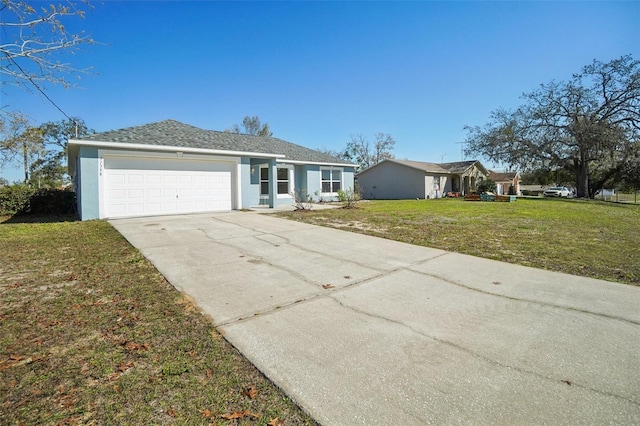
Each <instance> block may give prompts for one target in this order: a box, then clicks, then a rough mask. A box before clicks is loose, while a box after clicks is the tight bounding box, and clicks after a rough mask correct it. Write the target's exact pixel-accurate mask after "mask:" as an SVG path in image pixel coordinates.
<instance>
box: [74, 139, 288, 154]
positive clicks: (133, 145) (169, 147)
mask: <svg viewBox="0 0 640 426" xmlns="http://www.w3.org/2000/svg"><path fill="white" fill-rule="evenodd" d="M68 145H69V146H92V147H96V148H119V149H123V148H124V149H137V150H142V151H162V152H188V153H192V154H214V155H234V156H250V157H260V158H285V157H286V156H285V155H283V154H269V153H265V152H247V151H228V150H224V149H209V148H192V147H184V146H173V145H150V144H142V143H128V142H103V141H87V140H76V139H69V144H68Z"/></svg>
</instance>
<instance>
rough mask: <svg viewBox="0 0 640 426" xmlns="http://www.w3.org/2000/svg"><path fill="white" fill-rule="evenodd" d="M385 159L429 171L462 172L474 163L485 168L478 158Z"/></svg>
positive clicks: (443, 172)
mask: <svg viewBox="0 0 640 426" xmlns="http://www.w3.org/2000/svg"><path fill="white" fill-rule="evenodd" d="M384 161H391V162H394V163H399V164H404V165H405V166H409V167H413V168H414V169H418V170H424V171H425V172H427V173H442V174H462V173H464V172H466V171H467V170H469V168H470V167H472V166H473V165H474V164H477V165H478V167H480V168H481V169H482V170H484V166H482V164H481V163H480V162H479V161H478V160H469V161H456V162H454V163H427V162H424V161H410V160H396V159H389V160H384ZM378 164H380V163H378ZM373 167H375V166H373ZM364 171H366V170H363V172H364Z"/></svg>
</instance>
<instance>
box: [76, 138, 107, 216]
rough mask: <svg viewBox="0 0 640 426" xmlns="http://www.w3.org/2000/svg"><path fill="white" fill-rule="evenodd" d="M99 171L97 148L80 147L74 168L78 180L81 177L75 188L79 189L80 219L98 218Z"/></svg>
mask: <svg viewBox="0 0 640 426" xmlns="http://www.w3.org/2000/svg"><path fill="white" fill-rule="evenodd" d="M100 173H101V171H100V159H99V157H98V149H97V148H93V147H85V146H83V147H81V148H80V155H79V156H78V165H77V168H76V174H77V175H78V180H80V179H82V182H81V184H80V185H79V186H78V187H77V188H76V191H79V194H78V195H77V199H78V215H79V216H80V220H92V219H99V218H100Z"/></svg>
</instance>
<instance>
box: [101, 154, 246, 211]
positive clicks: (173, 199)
mask: <svg viewBox="0 0 640 426" xmlns="http://www.w3.org/2000/svg"><path fill="white" fill-rule="evenodd" d="M104 164H105V179H104V182H105V187H106V188H105V191H104V194H105V195H104V196H105V216H106V217H124V216H144V215H155V214H170V213H195V212H203V211H216V210H217V211H220V210H231V208H232V202H231V200H232V197H231V194H232V191H231V185H232V180H231V177H232V172H233V169H234V165H233V163H230V162H213V161H211V162H203V161H189V160H149V159H130V158H108V157H107V158H105V162H104Z"/></svg>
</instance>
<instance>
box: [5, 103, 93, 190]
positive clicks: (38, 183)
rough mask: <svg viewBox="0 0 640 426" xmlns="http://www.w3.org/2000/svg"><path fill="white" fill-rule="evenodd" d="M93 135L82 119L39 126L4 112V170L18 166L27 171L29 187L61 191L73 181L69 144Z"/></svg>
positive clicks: (25, 177) (26, 180)
mask: <svg viewBox="0 0 640 426" xmlns="http://www.w3.org/2000/svg"><path fill="white" fill-rule="evenodd" d="M92 133H95V132H94V131H93V130H92V129H89V128H88V127H87V125H86V124H85V122H84V120H82V119H81V118H73V119H67V120H61V121H56V122H53V121H49V122H46V123H42V124H40V125H37V126H35V125H33V124H32V123H31V120H30V119H29V117H27V116H26V115H25V114H22V113H19V112H3V113H2V114H0V170H1V169H3V168H6V167H16V166H18V167H21V168H22V170H23V173H24V179H23V183H25V184H30V185H31V186H34V187H37V188H41V187H51V188H55V187H60V186H62V185H64V184H65V183H67V182H68V181H69V179H68V177H67V174H66V172H67V167H66V158H67V141H68V140H69V139H70V138H74V137H82V136H86V135H89V134H92ZM5 180H6V179H5ZM7 183H8V182H7Z"/></svg>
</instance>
